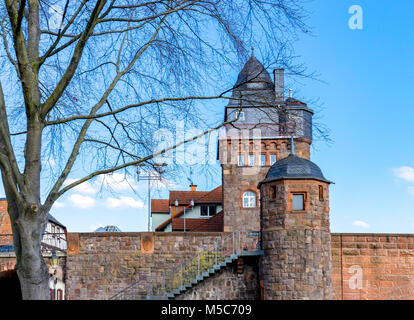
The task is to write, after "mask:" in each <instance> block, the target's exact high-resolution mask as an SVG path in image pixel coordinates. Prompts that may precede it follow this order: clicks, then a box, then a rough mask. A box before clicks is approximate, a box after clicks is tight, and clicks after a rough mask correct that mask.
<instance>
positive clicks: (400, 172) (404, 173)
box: [392, 167, 414, 182]
mask: <svg viewBox="0 0 414 320" xmlns="http://www.w3.org/2000/svg"><path fill="white" fill-rule="evenodd" d="M392 170H393V172H394V174H395V176H396V177H397V178H399V179H402V180H405V181H407V182H414V168H411V167H399V168H394V169H392Z"/></svg>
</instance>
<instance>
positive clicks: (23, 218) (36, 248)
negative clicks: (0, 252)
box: [9, 205, 50, 300]
mask: <svg viewBox="0 0 414 320" xmlns="http://www.w3.org/2000/svg"><path fill="white" fill-rule="evenodd" d="M16 209H17V206H14V210H16ZM9 210H11V211H13V206H10V205H9ZM13 215H14V217H16V214H15V213H14V214H13ZM41 216H43V215H41V214H36V215H33V211H32V210H27V211H23V214H22V211H21V210H19V214H18V215H17V217H18V218H17V219H15V221H14V223H12V228H13V242H14V248H15V253H16V260H17V263H16V267H15V268H16V272H17V275H18V277H19V281H20V288H21V291H22V298H23V300H49V299H50V295H49V279H50V276H49V270H48V267H47V266H46V264H45V261H44V259H43V257H42V253H41V240H42V236H43V231H44V230H45V225H46V221H42V220H46V219H42V218H41Z"/></svg>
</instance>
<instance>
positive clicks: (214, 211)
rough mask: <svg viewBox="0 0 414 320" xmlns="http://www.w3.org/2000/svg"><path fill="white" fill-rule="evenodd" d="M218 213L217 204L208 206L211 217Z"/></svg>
mask: <svg viewBox="0 0 414 320" xmlns="http://www.w3.org/2000/svg"><path fill="white" fill-rule="evenodd" d="M216 213H217V207H216V206H210V207H209V208H208V215H209V216H210V217H211V216H214V215H215V214H216Z"/></svg>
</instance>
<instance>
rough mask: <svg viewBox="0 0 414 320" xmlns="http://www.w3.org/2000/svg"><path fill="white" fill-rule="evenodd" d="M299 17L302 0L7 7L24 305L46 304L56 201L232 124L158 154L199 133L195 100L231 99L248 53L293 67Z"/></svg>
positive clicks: (4, 156) (2, 147)
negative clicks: (168, 139)
mask: <svg viewBox="0 0 414 320" xmlns="http://www.w3.org/2000/svg"><path fill="white" fill-rule="evenodd" d="M304 14H305V12H304V10H303V8H302V7H301V4H300V3H299V1H295V0H269V1H261V0H226V1H222V0H157V1H144V0H140V1H137V0H119V1H115V0H112V1H109V0H90V1H88V0H73V1H69V0H66V1H57V0H4V1H2V3H1V4H0V34H1V37H0V39H2V44H3V46H2V50H1V52H0V53H1V56H0V68H1V69H0V70H1V74H0V169H1V176H2V181H3V185H4V189H5V193H6V197H7V201H8V204H9V207H8V212H9V215H10V219H11V222H12V229H13V241H14V247H15V252H16V258H17V264H16V270H17V274H18V276H19V280H20V284H21V289H22V295H23V298H24V299H48V297H49V295H48V280H49V275H48V270H47V267H46V265H45V263H44V261H43V259H42V256H41V244H40V243H41V238H42V234H43V231H44V229H45V225H46V221H47V215H48V213H49V211H50V209H51V208H52V206H53V204H54V203H55V201H56V200H57V199H58V198H59V197H60V196H62V195H63V194H64V193H65V192H67V191H68V190H70V189H72V188H73V187H75V186H77V185H79V184H80V183H83V182H85V181H88V180H90V179H93V178H94V177H96V176H99V175H102V174H107V173H111V172H115V171H117V170H127V169H128V168H129V167H131V166H135V165H138V164H145V165H146V166H148V167H149V168H151V166H154V157H155V156H157V155H159V154H162V153H164V152H166V151H168V150H172V149H174V148H176V147H177V146H178V145H180V144H183V143H186V142H188V141H192V140H194V139H197V138H198V137H200V136H202V135H204V134H208V133H209V132H211V131H212V130H214V129H217V128H219V127H220V126H223V125H225V123H220V124H217V125H215V126H214V127H209V128H208V127H206V126H204V128H205V131H204V132H203V133H202V134H200V135H198V136H195V137H192V138H190V139H187V140H186V141H182V142H181V143H179V144H174V145H171V146H169V147H168V148H164V150H158V151H157V152H154V151H153V150H154V141H153V138H152V133H153V132H154V131H155V130H156V129H158V128H162V127H163V128H173V127H174V123H175V121H176V120H183V121H186V122H188V123H192V124H193V125H201V124H202V123H203V122H202V117H200V115H199V114H200V112H199V110H200V108H201V107H203V106H202V105H201V104H200V102H203V101H206V100H211V99H223V100H226V99H229V98H230V96H229V95H228V94H227V93H228V92H229V89H224V90H223V88H231V86H228V83H226V80H225V79H228V77H226V76H225V75H226V74H227V73H228V72H229V70H234V68H238V66H239V63H240V62H241V61H243V60H245V58H246V54H247V53H248V51H249V50H246V47H247V48H248V47H250V46H252V45H256V46H258V47H261V48H263V50H266V51H268V52H271V53H270V55H269V61H272V63H275V64H284V65H285V67H287V66H288V64H289V61H290V60H289V59H290V58H291V57H292V50H291V47H290V43H291V42H290V41H291V40H294V38H295V35H296V33H297V32H307V30H306V26H305V24H304ZM226 85H227V86H226ZM220 88H221V89H220ZM48 159H53V160H54V161H55V162H57V164H58V165H57V166H54V167H50V166H45V163H48V162H47V160H48ZM42 164H43V170H42ZM79 168H82V170H81V172H87V173H86V174H85V176H84V177H83V178H80V179H78V180H77V181H75V182H72V183H70V184H67V183H65V181H66V180H67V178H68V177H69V176H70V175H71V174H73V171H75V170H76V169H79Z"/></svg>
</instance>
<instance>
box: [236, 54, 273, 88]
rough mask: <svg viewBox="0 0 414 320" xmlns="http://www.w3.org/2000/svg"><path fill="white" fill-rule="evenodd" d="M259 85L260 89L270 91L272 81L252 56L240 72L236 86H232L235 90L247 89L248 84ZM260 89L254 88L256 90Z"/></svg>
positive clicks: (261, 65)
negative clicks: (260, 85)
mask: <svg viewBox="0 0 414 320" xmlns="http://www.w3.org/2000/svg"><path fill="white" fill-rule="evenodd" d="M253 82H254V83H261V84H262V85H263V87H262V88H261V89H272V88H273V81H272V79H271V78H270V74H269V73H268V72H267V71H266V69H265V68H264V66H263V64H262V63H261V62H260V61H259V60H257V58H256V57H255V56H254V55H252V56H251V57H250V59H249V60H247V62H246V64H245V65H244V67H243V69H242V70H241V71H240V73H239V76H238V77H237V81H236V84H235V85H234V87H235V90H245V89H247V90H248V89H249V86H248V83H253ZM259 88H260V87H257V88H254V89H253V90H257V89H259Z"/></svg>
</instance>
